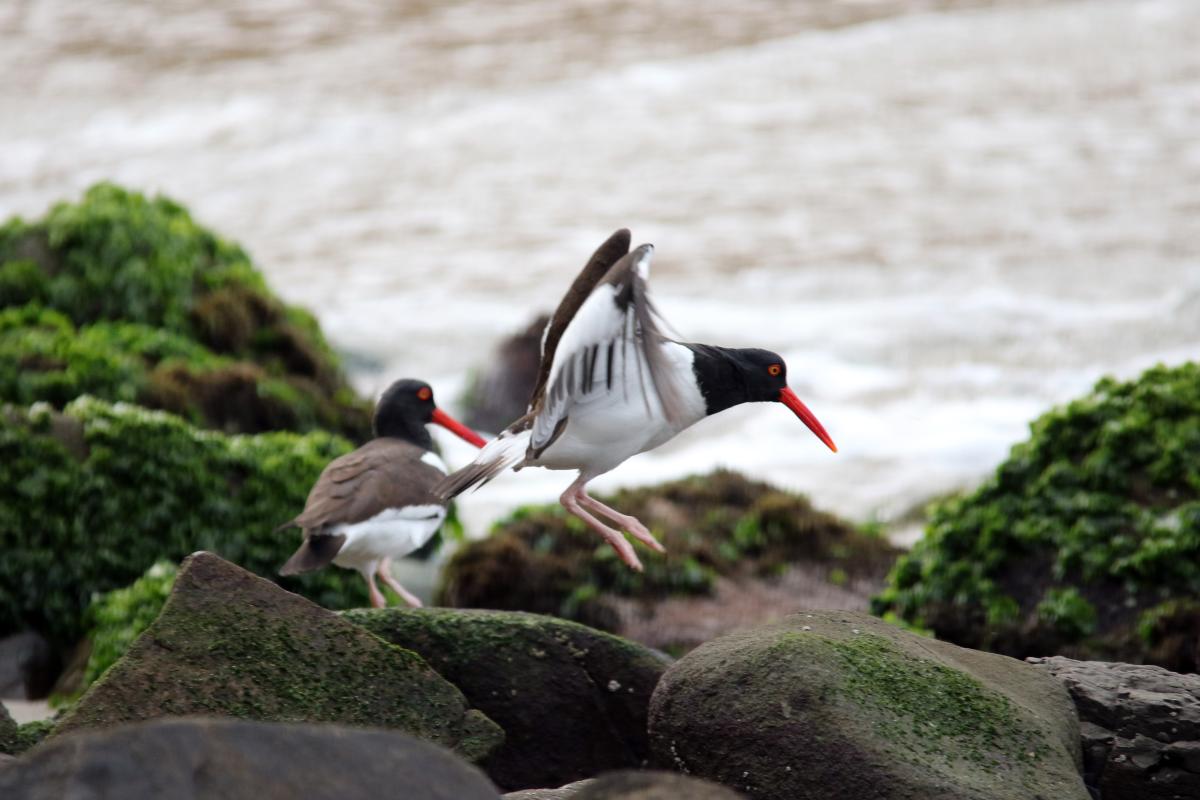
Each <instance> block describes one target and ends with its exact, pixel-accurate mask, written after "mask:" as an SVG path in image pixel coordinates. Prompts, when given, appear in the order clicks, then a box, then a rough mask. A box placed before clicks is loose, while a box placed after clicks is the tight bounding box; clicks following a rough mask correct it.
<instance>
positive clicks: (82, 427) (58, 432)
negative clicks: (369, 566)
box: [0, 398, 365, 647]
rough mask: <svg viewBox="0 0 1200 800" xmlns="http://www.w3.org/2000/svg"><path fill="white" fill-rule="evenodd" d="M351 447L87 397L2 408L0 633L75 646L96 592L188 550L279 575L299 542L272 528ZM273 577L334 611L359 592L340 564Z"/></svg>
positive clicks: (327, 438)
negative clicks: (52, 405)
mask: <svg viewBox="0 0 1200 800" xmlns="http://www.w3.org/2000/svg"><path fill="white" fill-rule="evenodd" d="M349 449H350V443H349V442H347V441H345V440H344V439H341V438H340V437H338V436H335V435H333V434H329V433H324V432H313V433H309V434H304V435H300V434H294V433H285V432H276V433H267V434H259V435H256V436H241V435H238V436H225V435H222V434H217V433H212V432H206V431H201V430H197V429H195V428H193V427H192V426H190V425H188V424H187V423H185V422H184V421H182V420H180V419H178V418H177V417H173V416H171V415H168V414H163V413H161V412H152V411H146V410H144V409H141V408H138V407H136V406H128V405H120V404H118V405H112V404H109V403H105V402H102V401H99V400H95V399H91V398H83V399H80V400H76V401H74V402H72V403H70V404H69V405H68V406H67V407H66V413H65V416H60V415H57V414H55V413H53V412H52V411H51V410H50V409H48V408H46V407H35V408H33V409H32V410H30V411H29V412H20V411H12V410H10V411H9V412H8V413H7V414H4V415H0V549H3V552H4V553H5V557H4V559H3V560H2V561H0V635H3V634H7V633H11V632H14V631H19V630H22V629H24V628H32V629H34V630H38V631H41V632H43V633H45V634H47V635H48V636H50V637H51V639H52V640H54V641H55V642H57V643H58V644H59V645H60V646H62V647H67V646H70V645H71V644H73V643H74V642H75V641H76V640H77V639H78V638H79V637H80V635H81V634H82V633H83V632H84V628H85V623H84V612H85V610H86V608H87V607H88V605H89V603H90V601H91V598H92V596H93V594H94V593H98V592H100V593H102V592H107V591H111V590H113V589H118V588H121V587H124V586H126V585H128V584H130V583H131V582H132V581H134V580H135V579H136V578H138V577H139V576H140V575H142V573H143V572H145V571H146V569H147V568H149V567H150V566H151V565H152V564H154V563H155V562H157V561H159V560H160V559H167V560H172V561H177V560H179V559H181V558H182V557H183V556H185V555H187V554H188V553H191V552H193V551H195V550H200V549H206V550H212V551H214V552H217V553H220V554H221V555H223V556H225V557H226V558H228V559H230V560H232V561H234V562H236V563H238V564H241V565H243V566H245V567H246V568H247V569H250V570H252V571H254V572H257V573H259V574H261V575H266V576H273V575H274V574H275V571H276V570H277V569H278V568H279V566H280V564H282V563H283V561H284V560H286V558H287V556H288V555H289V554H290V553H291V551H292V550H293V549H294V548H295V547H296V545H297V543H298V539H297V537H296V534H295V532H294V531H288V532H276V531H275V527H276V526H277V525H279V524H280V523H282V522H284V521H286V520H288V519H290V518H292V517H293V516H295V514H296V513H298V512H299V510H300V509H302V508H303V507H304V501H305V497H306V495H307V492H308V489H309V487H310V486H311V485H312V483H313V481H315V480H316V477H317V475H318V474H319V473H320V471H321V469H323V468H324V466H325V465H326V464H327V463H328V462H329V461H330V460H332V459H333V458H335V457H337V456H339V455H341V454H343V453H345V452H347V451H348V450H349ZM280 583H281V584H283V585H284V586H286V587H287V588H289V589H292V590H294V591H299V592H301V593H303V594H305V595H306V596H308V597H310V598H312V599H313V600H315V601H317V602H318V603H320V604H322V605H325V606H329V607H334V608H340V607H347V606H352V605H359V604H361V603H362V602H364V600H365V594H364V590H363V588H362V586H361V584H362V581H361V579H359V578H358V577H357V575H355V574H353V573H350V572H346V571H342V570H323V571H321V572H319V573H315V574H313V575H309V576H302V577H300V578H299V579H281V580H280Z"/></svg>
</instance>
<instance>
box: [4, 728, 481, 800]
mask: <svg viewBox="0 0 1200 800" xmlns="http://www.w3.org/2000/svg"><path fill="white" fill-rule="evenodd" d="M0 797H4V798H14V800H16V798H21V800H59V799H60V798H66V797H78V798H84V797H86V798H91V799H93V800H108V799H109V798H111V800H126V798H143V797H144V798H153V797H162V798H171V797H178V798H196V799H197V800H203V799H204V798H213V800H216V798H221V799H222V800H224V799H225V798H230V799H231V800H238V799H240V798H252V800H317V799H318V798H321V799H322V800H324V799H325V798H329V800H334V798H336V799H337V800H360V799H361V800H380V798H384V797H397V798H404V799H405V800H497V798H498V797H499V794H498V793H497V792H496V790H495V789H494V788H493V787H492V785H491V783H490V782H489V781H488V780H487V778H486V777H484V775H483V774H482V773H481V772H479V770H477V769H475V768H474V767H472V766H471V765H469V764H467V763H466V762H464V761H462V760H460V759H458V758H456V757H455V756H454V755H453V754H452V753H450V752H449V751H447V750H444V749H442V748H440V747H437V746H436V745H433V744H430V743H429V742H425V741H422V740H420V739H416V738H413V737H411V736H407V735H405V734H402V733H399V732H396V731H372V730H363V729H355V728H343V727H337V726H333V725H285V724H270V723H261V722H247V721H244V720H231V719H199V718H188V719H172V720H154V721H151V722H142V723H137V724H134V725H123V726H119V727H116V728H110V729H107V730H102V731H88V732H80V733H75V734H71V735H70V736H64V737H61V738H58V739H55V740H54V741H52V742H48V743H46V744H45V745H43V746H42V747H39V748H38V749H37V750H35V751H33V752H31V753H30V754H29V755H28V756H25V757H23V758H21V759H19V760H18V761H17V762H16V763H15V764H10V765H9V766H7V767H5V768H3V769H0Z"/></svg>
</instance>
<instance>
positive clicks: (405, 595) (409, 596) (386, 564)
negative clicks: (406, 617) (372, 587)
mask: <svg viewBox="0 0 1200 800" xmlns="http://www.w3.org/2000/svg"><path fill="white" fill-rule="evenodd" d="M379 578H380V579H381V580H382V581H383V582H384V583H386V584H387V585H388V588H390V589H391V590H392V591H393V592H395V593H396V594H398V595H400V599H401V600H403V601H404V602H406V603H408V604H409V605H410V606H411V607H413V608H422V607H423V605H424V604H423V603H422V602H421V598H419V597H417V596H416V595H415V594H413V593H412V592H410V591H408V590H407V589H405V588H404V587H403V586H401V585H400V581H398V580H396V579H395V578H394V577H392V560H391V558H385V559H384V560H383V561H382V562H381V563H380V565H379Z"/></svg>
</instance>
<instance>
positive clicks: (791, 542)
mask: <svg viewBox="0 0 1200 800" xmlns="http://www.w3.org/2000/svg"><path fill="white" fill-rule="evenodd" d="M611 502H612V504H613V506H614V507H616V508H619V509H621V510H622V511H624V512H625V513H628V514H633V515H634V516H636V517H638V518H639V519H641V520H642V521H643V522H645V523H646V524H647V525H648V526H649V527H650V528H651V529H652V530H653V531H654V532H655V533H656V534H657V535H658V536H659V537H660V539H661V540H662V542H663V544H664V545H665V546H666V549H667V552H666V554H665V555H660V554H658V553H649V552H647V553H646V554H645V557H644V558H643V559H642V561H643V563H644V564H645V566H646V571H645V572H644V573H631V572H630V571H629V570H628V569H626V568H625V566H624V564H622V563H621V562H620V561H619V560H617V559H616V557H615V556H614V554H613V553H612V552H611V551H610V548H605V547H599V546H598V540H597V538H596V536H595V534H593V533H591V532H590V531H587V530H584V529H583V528H582V526H579V525H577V524H575V523H577V520H573V519H568V518H567V516H566V515H565V514H564V513H563V511H562V509H561V508H560V507H558V506H546V507H539V508H529V509H521V510H518V511H517V512H516V513H515V514H514V515H513V516H512V518H511V519H509V520H508V521H507V522H504V523H501V524H500V525H498V526H497V527H496V530H495V531H494V532H493V533H492V535H491V536H489V537H487V538H486V539H483V540H480V541H477V542H471V543H470V544H468V545H466V546H464V547H463V548H461V549H460V550H459V551H458V552H457V553H455V555H454V557H453V558H452V559H451V561H450V563H449V564H448V565H447V567H446V570H445V573H444V575H443V582H442V586H441V588H440V591H439V596H438V600H439V603H441V604H442V605H449V606H457V607H462V608H502V609H511V610H517V611H533V612H536V613H540V614H554V615H556V616H560V617H566V618H568V619H574V620H577V621H579V622H583V623H585V624H587V625H592V626H593V627H597V628H602V629H604V630H608V631H612V632H614V633H618V634H620V635H621V636H625V637H626V638H632V639H635V640H636V641H639V642H642V643H643V644H646V645H648V646H650V647H654V648H657V649H660V650H664V651H667V652H671V653H682V652H686V651H687V650H689V649H691V648H692V647H695V646H697V645H699V644H701V643H703V642H705V641H708V640H709V639H712V638H713V637H715V636H719V635H721V634H723V633H727V632H729V631H731V630H737V629H740V628H744V627H747V626H749V625H755V624H760V623H762V622H766V621H769V620H771V619H773V618H777V617H778V616H780V615H782V614H784V613H787V612H789V611H797V610H799V609H801V608H812V607H823V608H852V609H858V610H865V609H866V608H867V606H868V604H869V598H870V596H871V595H872V594H873V593H875V592H876V591H878V590H879V589H880V588H881V587H882V586H883V580H884V577H885V575H886V574H887V571H888V569H889V568H890V567H891V565H892V564H893V563H894V561H895V559H896V557H897V555H898V554H899V551H898V550H897V549H896V548H894V547H892V546H891V545H890V544H889V543H888V542H887V541H886V540H885V539H883V538H881V537H878V536H873V535H870V534H867V533H864V532H863V531H860V530H858V529H856V528H855V527H854V526H852V525H850V524H849V523H846V522H844V521H842V520H840V519H838V518H837V517H835V516H833V515H832V514H828V513H825V512H823V511H819V510H817V509H815V508H813V506H812V505H811V504H810V503H809V502H808V500H807V499H805V498H804V497H802V496H800V495H796V494H792V493H789V492H785V491H782V490H779V489H776V488H774V487H772V486H770V485H768V484H765V483H761V482H758V481H752V480H749V479H747V478H746V477H745V476H743V475H740V474H738V473H736V472H729V471H726V470H717V471H715V472H712V473H710V474H708V475H696V476H692V477H689V478H684V479H682V480H677V481H670V482H668V483H664V484H660V485H658V486H648V487H643V488H638V489H631V490H626V491H621V492H618V493H617V494H616V495H615V496H613V497H612V498H611ZM637 546H639V547H640V545H637Z"/></svg>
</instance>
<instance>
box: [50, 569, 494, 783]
mask: <svg viewBox="0 0 1200 800" xmlns="http://www.w3.org/2000/svg"><path fill="white" fill-rule="evenodd" d="M196 714H199V715H204V716H230V717H239V718H242V719H254V720H261V721H268V722H270V721H280V722H294V721H304V722H332V723H338V724H344V725H361V726H369V727H378V728H394V729H398V730H402V731H406V732H408V733H411V734H413V735H415V736H419V737H421V738H423V739H429V740H430V741H434V742H437V743H438V744H441V745H444V746H446V747H449V748H451V749H454V750H456V751H457V752H458V753H459V754H460V755H462V756H464V757H465V758H468V759H470V760H472V761H475V760H479V759H481V758H483V757H484V756H486V755H487V754H488V753H489V752H491V751H492V750H493V749H495V747H497V746H498V745H499V743H500V742H501V741H502V739H503V732H502V731H501V730H500V729H499V728H498V727H497V726H496V725H495V723H493V722H492V721H491V720H489V719H488V718H487V717H485V716H484V715H483V714H481V713H480V712H479V711H476V710H474V709H469V708H468V705H467V701H466V698H464V697H463V695H462V693H461V692H460V691H458V689H456V688H455V687H454V686H453V685H451V684H450V683H448V682H446V680H445V679H443V678H442V677H441V676H440V675H438V674H437V673H436V672H434V671H433V670H432V669H431V668H430V666H429V665H428V664H426V663H425V661H424V660H423V659H422V658H421V657H420V656H418V655H417V654H416V653H414V652H412V651H411V650H405V649H403V648H400V647H396V646H394V645H391V644H388V643H386V642H383V641H380V640H379V639H378V638H377V637H375V636H372V635H371V634H370V633H368V632H367V631H365V630H363V629H362V628H360V627H359V626H357V625H352V624H350V623H349V622H347V621H345V620H344V619H342V618H341V617H340V616H338V615H337V614H335V613H333V612H331V611H327V610H325V609H323V608H321V607H320V606H317V605H316V604H314V603H311V602H309V601H308V600H305V599H304V598H303V597H300V596H299V595H295V594H292V593H291V592H287V591H284V590H283V589H281V588H279V587H278V586H276V585H275V584H274V583H271V582H270V581H268V580H264V579H262V578H259V577H258V576H256V575H252V574H251V573H249V572H247V571H246V570H244V569H241V568H240V567H237V566H235V565H233V564H230V563H229V562H228V561H225V560H224V559H222V558H219V557H218V556H215V555H213V554H211V553H196V554H194V555H192V556H189V557H188V558H187V559H186V560H185V561H184V562H183V565H182V566H181V567H180V569H179V575H178V577H177V578H176V579H175V586H174V588H173V589H172V591H171V595H170V597H168V598H167V602H166V604H165V605H164V606H163V610H162V612H161V613H160V614H159V616H158V618H157V619H156V620H155V621H154V623H153V624H151V626H150V627H149V628H147V629H146V631H145V632H144V633H143V634H142V635H141V636H140V637H139V638H138V639H137V640H136V641H134V643H133V645H132V646H131V647H130V648H129V651H128V652H127V653H126V654H125V656H124V657H123V658H121V660H120V661H118V662H117V663H116V664H114V665H113V666H112V667H111V668H109V670H108V671H107V672H106V673H105V674H104V676H103V677H101V678H100V680H98V681H96V682H95V683H94V684H92V686H91V687H90V688H89V689H88V690H87V692H86V693H85V694H84V695H83V697H81V698H80V699H79V701H78V702H77V703H76V704H75V705H74V706H73V707H72V708H71V710H70V711H69V712H67V714H66V716H64V717H63V719H62V721H61V722H60V723H59V724H58V726H57V728H56V729H55V731H54V733H52V734H51V737H52V738H53V737H56V736H61V735H63V734H65V733H67V732H70V731H74V730H79V729H83V728H98V727H108V726H112V725H116V724H119V723H122V722H133V721H138V720H144V719H151V718H154V717H162V716H187V715H196Z"/></svg>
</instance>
